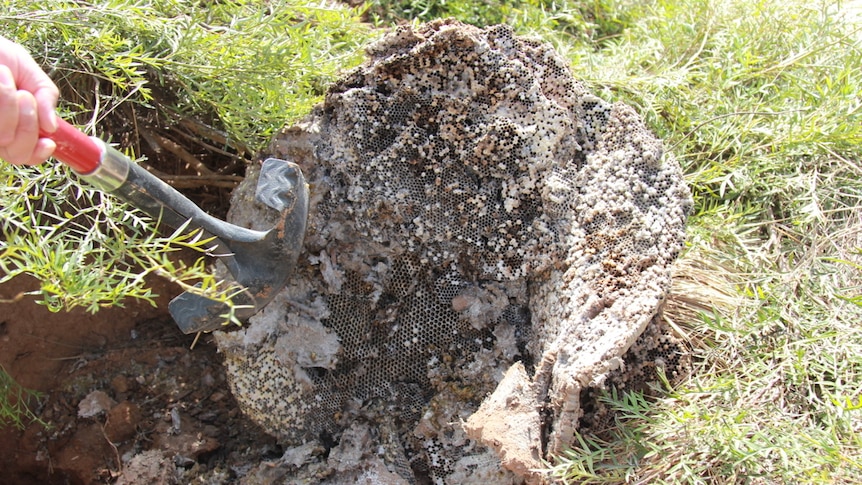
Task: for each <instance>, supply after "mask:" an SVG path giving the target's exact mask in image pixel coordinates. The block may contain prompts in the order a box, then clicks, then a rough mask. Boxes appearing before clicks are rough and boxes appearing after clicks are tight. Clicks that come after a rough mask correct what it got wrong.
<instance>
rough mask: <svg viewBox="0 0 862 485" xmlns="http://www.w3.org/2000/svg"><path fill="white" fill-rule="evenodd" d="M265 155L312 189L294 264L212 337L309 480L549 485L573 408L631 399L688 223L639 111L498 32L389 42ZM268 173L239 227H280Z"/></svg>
mask: <svg viewBox="0 0 862 485" xmlns="http://www.w3.org/2000/svg"><path fill="white" fill-rule="evenodd" d="M268 156H275V157H279V158H286V159H290V160H292V161H295V162H296V163H298V164H299V165H300V166H301V167H302V170H303V172H304V174H305V176H306V178H307V180H308V181H309V186H310V191H311V196H312V200H311V204H310V213H309V223H308V232H307V234H306V237H305V243H304V248H303V253H302V255H301V256H300V262H299V264H298V267H297V270H296V274H295V275H294V276H293V277H292V280H291V283H290V284H289V285H288V287H287V288H285V289H284V290H283V291H282V292H281V293H280V294H279V295H278V296H277V297H276V299H275V300H274V301H273V302H272V303H270V304H269V305H268V306H267V308H266V309H265V310H264V311H263V312H262V313H261V314H259V315H257V316H255V317H254V318H252V320H251V322H250V323H249V325H247V326H246V327H245V328H243V329H241V330H238V331H232V332H216V334H215V335H216V341H217V343H218V345H219V349H220V351H221V352H222V353H223V354H224V356H225V366H226V369H227V373H228V376H229V380H230V383H231V389H232V391H233V393H234V395H235V396H236V398H237V401H238V402H239V404H240V406H241V408H242V409H243V411H244V412H245V413H247V414H248V415H249V416H250V417H252V418H253V419H254V420H255V421H256V422H258V423H259V424H260V425H261V426H262V427H263V428H264V429H266V430H267V431H268V432H270V433H272V434H274V435H276V436H278V437H279V438H280V439H281V441H282V442H283V443H284V445H285V446H286V448H287V452H286V454H285V456H286V457H289V459H288V458H285V459H284V460H283V463H282V464H283V465H284V464H285V463H289V466H288V468H289V469H290V471H289V474H290V477H291V480H296V481H306V482H312V483H313V482H321V483H323V482H324V481H325V482H326V483H353V482H352V480H355V479H357V477H359V476H360V475H361V476H363V477H366V478H368V477H369V474H375V473H376V474H377V475H374V477H372V478H373V480H377V481H378V482H379V483H416V482H417V480H420V481H421V480H424V479H425V478H427V479H430V480H431V481H432V482H434V483H478V482H484V483H522V482H524V481H527V482H538V481H541V480H543V477H542V476H541V474H540V473H537V472H534V471H533V470H534V469H536V468H540V467H541V461H540V460H541V459H543V458H545V457H548V456H551V455H552V454H553V453H556V452H559V451H560V450H562V449H563V448H564V447H565V446H566V445H567V444H568V443H571V442H572V439H573V436H574V435H573V433H574V431H575V430H576V429H577V428H578V426H579V420H580V419H581V417H582V411H583V409H582V406H581V398H582V396H585V395H588V391H589V390H590V389H594V388H599V387H601V386H603V385H604V383H605V380H606V379H608V377H609V376H615V377H613V380H614V382H626V379H625V378H622V377H620V376H621V375H623V374H625V373H626V371H627V368H626V359H628V358H629V357H628V355H629V354H626V352H627V351H628V350H629V348H630V347H632V345H633V344H634V343H635V342H636V340H637V339H638V337H639V336H640V335H641V334H642V333H643V331H644V329H645V328H646V327H647V325H648V324H649V323H650V322H651V321H652V320H653V317H654V316H655V315H656V313H657V312H658V310H659V308H660V306H661V303H662V301H663V298H664V295H665V293H666V291H667V290H668V288H669V286H670V265H671V263H672V262H673V261H674V260H675V258H676V257H677V255H678V253H679V251H680V249H681V247H682V242H683V239H684V225H685V218H686V215H687V212H688V209H689V207H690V204H691V202H690V196H689V193H688V191H687V189H686V187H685V185H684V183H683V181H682V176H681V173H680V169H679V166H678V164H677V163H676V161H675V160H674V158H673V157H672V156H671V155H670V154H666V153H664V152H663V148H662V144H661V142H660V141H659V140H657V139H656V138H655V137H654V136H653V135H652V134H651V133H649V131H648V130H647V129H646V128H645V127H644V124H643V122H642V120H641V119H640V117H639V116H638V115H637V114H636V113H635V112H634V111H633V110H632V109H631V108H630V107H628V106H625V105H623V104H611V103H607V102H605V101H603V100H602V99H600V98H598V97H596V96H594V95H592V94H590V93H589V92H588V91H587V90H586V88H585V87H584V85H583V84H581V83H580V82H578V81H576V80H574V79H573V78H572V75H571V73H570V70H569V68H568V66H567V63H566V62H565V61H564V60H563V59H562V58H561V57H560V56H558V55H557V54H556V53H555V52H554V51H553V49H552V48H551V47H550V46H548V45H547V44H543V43H541V42H539V41H535V40H531V39H525V38H520V37H517V36H515V35H514V34H513V32H512V30H511V29H510V28H509V27H506V26H495V27H490V28H486V29H479V28H476V27H472V26H468V25H464V24H461V23H458V22H456V21H452V20H445V21H436V22H432V23H429V24H426V25H424V26H421V27H419V28H415V29H414V28H410V27H403V28H399V29H398V30H396V31H394V32H393V33H391V34H389V35H387V36H386V37H384V38H383V39H381V40H380V41H378V42H377V43H376V44H375V45H374V46H372V47H371V48H370V49H369V51H368V60H367V61H366V62H365V63H364V64H363V65H362V66H360V67H359V68H357V69H356V70H354V71H352V72H350V73H349V74H347V75H346V76H345V77H344V78H343V79H341V80H340V81H339V82H338V83H336V84H335V85H334V86H333V87H332V88H330V90H329V91H328V93H327V95H326V99H325V101H324V103H323V104H322V105H321V106H318V107H317V108H315V109H314V111H313V112H312V113H311V114H310V115H309V116H308V117H307V118H306V119H304V120H303V121H302V122H300V123H298V124H297V125H295V126H292V127H288V128H286V129H284V130H283V131H282V132H281V133H280V134H279V135H278V136H277V137H276V139H275V140H274V141H273V144H272V145H271V147H270V149H269V153H267V154H265V157H268ZM265 157H264V158H265ZM256 176H257V171H256V168H255V167H252V168H251V169H250V170H249V173H248V176H247V179H246V181H245V182H244V183H243V184H242V185H241V186H240V187H239V188H238V189H237V191H236V193H235V194H234V200H233V201H232V210H231V214H230V217H231V219H232V221H233V222H234V223H237V224H242V225H246V226H248V227H253V228H265V227H270V225H271V224H273V223H274V219H273V218H274V217H276V216H277V215H276V214H273V212H272V211H270V210H269V209H267V208H265V207H261V206H259V205H257V204H256V202H255V201H254V197H253V190H254V186H255V183H256ZM656 338H659V337H656ZM641 347H642V348H644V349H647V350H649V349H654V348H656V345H651V344H647V343H642V344H639V346H638V345H636V346H635V348H641ZM647 350H644V352H646V351H647ZM649 358H650V357H649V356H636V358H632V359H630V360H632V362H634V361H638V362H640V361H644V359H649ZM662 358H663V359H665V360H667V361H668V362H670V361H673V359H672V358H670V356H663V357H662ZM634 379H638V378H637V377H634ZM479 411H481V412H479ZM347 462H350V463H349V464H348V463H347ZM284 466H287V465H284ZM381 470H382V471H381ZM384 471H385V473H384ZM384 475H385V476H384ZM372 478H369V480H371V481H373V480H372ZM399 480H400V481H399Z"/></svg>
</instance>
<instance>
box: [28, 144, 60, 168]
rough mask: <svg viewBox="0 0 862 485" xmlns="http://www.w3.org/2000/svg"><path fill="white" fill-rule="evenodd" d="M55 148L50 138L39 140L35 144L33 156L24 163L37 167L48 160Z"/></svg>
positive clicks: (55, 145)
mask: <svg viewBox="0 0 862 485" xmlns="http://www.w3.org/2000/svg"><path fill="white" fill-rule="evenodd" d="M56 148H57V144H56V143H54V140H52V139H50V138H39V141H38V142H36V148H35V149H33V154H32V155H31V156H30V160H29V161H27V162H25V163H27V165H39V164H40V163H42V162H44V161H45V160H47V159H48V157H50V156H51V155H52V154H53V153H54V150H55V149H56Z"/></svg>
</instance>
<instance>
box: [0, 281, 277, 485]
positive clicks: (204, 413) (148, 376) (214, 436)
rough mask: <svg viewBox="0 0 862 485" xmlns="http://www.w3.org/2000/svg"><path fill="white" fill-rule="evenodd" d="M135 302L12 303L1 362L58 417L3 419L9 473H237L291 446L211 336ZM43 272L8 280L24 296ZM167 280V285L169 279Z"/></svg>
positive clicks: (105, 478) (3, 318) (13, 480)
mask: <svg viewBox="0 0 862 485" xmlns="http://www.w3.org/2000/svg"><path fill="white" fill-rule="evenodd" d="M152 283H153V284H154V285H155V286H156V287H157V290H160V291H158V292H159V293H160V294H162V295H164V296H163V297H160V298H159V300H158V303H159V305H158V308H154V307H152V306H150V305H148V304H144V303H136V302H130V303H129V304H128V305H127V306H126V307H125V308H109V309H105V310H103V311H101V312H99V313H98V314H96V315H95V316H94V315H89V314H86V313H85V312H81V311H72V312H70V313H50V312H49V311H48V310H46V309H45V308H44V307H41V306H38V305H36V304H35V303H34V302H33V301H31V300H29V299H27V298H23V299H21V300H20V301H17V302H15V303H11V304H4V305H3V306H2V309H3V313H2V315H0V364H2V365H3V367H4V368H5V369H6V370H7V371H8V372H9V373H10V374H11V375H12V376H13V377H14V378H15V379H16V380H17V381H18V382H19V383H20V384H21V385H23V386H25V387H27V388H29V389H34V390H37V391H40V392H42V396H41V399H39V400H38V402H34V403H33V405H34V407H35V411H36V414H37V415H38V416H39V418H40V419H41V420H42V421H43V422H44V423H45V424H46V425H47V426H45V425H42V424H40V423H29V424H27V425H26V427H25V428H24V429H17V428H15V427H7V428H5V429H2V430H0V469H2V470H3V473H2V475H0V484H19V485H20V484H30V483H34V484H35V483H39V484H43V483H46V484H53V483H57V484H60V483H62V484H90V483H122V484H133V483H134V484H139V483H153V484H174V483H236V482H238V481H241V480H242V479H243V477H247V476H250V475H254V473H255V467H256V466H258V465H259V464H260V463H261V461H262V460H263V461H265V460H266V459H267V458H271V457H276V456H277V457H280V456H281V455H282V452H281V449H280V448H279V447H278V445H277V444H276V442H275V440H274V439H273V438H270V437H269V436H267V435H266V434H265V433H263V432H262V431H261V430H260V429H259V428H258V427H257V426H256V425H255V424H253V423H251V422H250V421H249V420H248V419H247V418H245V417H244V416H243V414H242V413H240V411H239V409H238V407H237V404H236V401H235V400H234V399H233V397H232V396H231V394H230V391H229V390H228V387H227V383H226V380H225V375H224V370H223V368H222V365H221V357H220V356H219V355H218V354H217V353H216V349H215V346H214V344H213V343H212V341H211V337H210V336H202V338H201V339H200V341H199V342H197V344H196V345H195V346H194V348H193V349H190V347H191V346H192V343H193V342H194V336H193V335H192V336H189V335H184V334H182V332H180V331H179V329H178V328H177V327H176V325H175V324H174V323H173V321H172V320H171V318H170V315H168V314H167V311H166V308H167V300H168V299H169V296H170V295H172V294H174V293H176V292H177V290H176V289H173V288H167V287H165V284H164V283H162V282H159V281H153V282H152ZM35 286H36V283H35V282H33V281H31V280H27V279H24V278H16V279H15V280H13V281H11V282H9V283H6V284H4V285H0V299H4V300H7V299H13V298H14V297H15V296H16V295H18V294H19V293H20V292H22V291H28V290H32V289H34V288H35ZM160 286H161V288H160Z"/></svg>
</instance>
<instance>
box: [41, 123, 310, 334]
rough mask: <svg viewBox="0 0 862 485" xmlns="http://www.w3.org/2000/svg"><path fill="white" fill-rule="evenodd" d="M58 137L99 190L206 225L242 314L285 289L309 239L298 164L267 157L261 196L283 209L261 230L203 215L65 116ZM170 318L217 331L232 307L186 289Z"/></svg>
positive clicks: (189, 224) (166, 217) (175, 222)
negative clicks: (238, 288) (231, 279)
mask: <svg viewBox="0 0 862 485" xmlns="http://www.w3.org/2000/svg"><path fill="white" fill-rule="evenodd" d="M57 121H58V125H59V128H58V129H57V131H56V132H54V133H53V134H46V133H41V136H42V137H47V138H51V139H52V140H54V142H55V143H56V144H57V149H56V150H55V151H54V157H55V158H56V159H58V160H60V161H61V162H63V163H65V164H66V165H68V166H69V167H71V168H72V170H73V171H74V172H75V173H77V174H78V175H79V176H80V177H81V178H82V179H84V180H86V181H87V182H89V183H90V184H92V185H93V186H95V187H96V188H98V189H99V190H101V191H103V192H107V193H110V194H112V195H115V196H117V197H119V198H120V199H122V200H124V201H126V202H128V203H129V204H131V205H133V206H135V207H137V208H139V209H141V210H143V211H144V212H146V213H147V214H149V215H150V216H152V217H153V218H155V220H157V221H160V222H162V223H164V224H167V225H168V226H171V227H173V228H175V229H176V228H183V229H184V230H187V231H197V230H200V231H202V232H201V235H202V237H205V238H212V243H211V244H212V249H211V253H212V254H213V255H214V256H217V257H219V259H220V260H221V261H222V262H223V263H224V264H225V266H226V267H227V269H228V270H229V271H230V273H231V274H232V275H233V277H234V279H235V280H236V282H237V283H238V284H240V285H241V286H242V287H243V288H244V290H243V291H242V292H240V293H238V294H237V295H236V296H234V297H233V298H232V302H233V304H234V306H235V307H234V311H235V313H234V314H235V316H236V317H238V318H239V319H240V320H246V319H248V318H249V317H251V316H252V315H254V314H255V313H257V312H258V311H259V310H260V309H261V308H263V307H264V306H265V305H266V304H267V303H269V302H270V301H271V300H272V299H273V298H274V297H275V295H276V294H277V293H278V292H279V290H281V289H282V288H283V287H284V285H285V283H286V282H287V279H288V278H289V276H290V274H291V272H292V271H293V269H294V266H295V265H296V261H297V258H298V257H299V253H300V251H301V250H302V242H303V238H304V236H305V224H306V218H307V215H308V185H307V184H306V182H305V178H304V177H303V175H302V171H301V170H300V169H299V166H297V165H296V164H295V163H292V162H288V161H284V160H279V159H275V158H270V159H267V160H266V161H265V162H264V163H263V165H262V167H261V171H260V180H259V181H258V185H257V193H256V197H257V200H258V201H259V202H261V203H262V204H265V205H267V206H269V207H271V208H273V209H275V210H277V211H279V212H280V215H281V217H280V219H279V222H278V224H276V225H275V227H273V228H272V229H269V230H268V231H256V230H252V229H247V228H244V227H239V226H236V225H234V224H230V223H228V222H225V221H223V220H221V219H218V218H216V217H213V216H211V215H209V214H207V213H206V212H204V211H203V210H202V209H201V208H200V207H198V206H197V205H195V203H194V202H192V201H190V200H189V199H187V198H186V197H185V196H183V195H182V194H180V193H179V192H177V191H176V190H175V189H174V188H173V187H171V186H170V185H168V184H167V183H165V182H164V181H162V180H161V179H159V178H158V177H156V176H155V175H153V174H151V173H150V172H147V171H146V170H145V169H144V168H142V167H141V166H139V165H137V164H135V163H133V162H132V161H131V160H130V159H129V158H128V157H126V156H125V155H123V154H122V153H120V152H119V151H117V150H115V149H114V148H111V147H110V146H108V145H107V144H106V143H105V142H103V141H102V140H100V139H98V138H95V137H89V136H87V135H85V134H84V133H82V132H81V131H79V130H78V129H76V128H75V127H74V126H72V125H70V124H69V123H67V122H66V121H64V120H62V119H59V118H58V120H57ZM169 309H170V312H171V316H173V318H174V320H175V321H176V322H177V325H178V326H179V327H180V329H181V330H182V331H183V332H184V333H194V332H203V331H211V330H216V329H218V328H219V327H221V326H222V325H223V324H224V323H225V321H226V318H225V314H226V313H227V312H228V309H229V308H228V305H227V304H224V303H220V302H217V301H215V300H211V299H209V298H206V297H203V296H200V295H198V294H195V293H191V292H188V291H187V292H185V293H183V294H181V295H179V296H177V297H176V298H174V299H173V300H172V301H171V303H170V305H169Z"/></svg>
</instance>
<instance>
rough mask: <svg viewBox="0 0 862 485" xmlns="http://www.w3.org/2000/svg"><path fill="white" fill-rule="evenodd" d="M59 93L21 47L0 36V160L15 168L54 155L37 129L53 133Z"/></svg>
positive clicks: (52, 144)
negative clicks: (11, 164)
mask: <svg viewBox="0 0 862 485" xmlns="http://www.w3.org/2000/svg"><path fill="white" fill-rule="evenodd" d="M59 96H60V92H59V90H58V89H57V86H55V85H54V83H53V82H52V81H51V78H49V77H48V75H47V74H45V72H44V71H42V69H41V68H40V67H39V65H38V64H36V61H34V60H33V58H32V57H30V54H29V53H28V52H27V51H26V50H25V49H24V47H22V46H20V45H18V44H16V43H14V42H12V41H11V40H9V39H6V38H3V37H2V36H0V158H2V159H3V160H6V161H8V162H10V163H14V164H18V165H25V164H26V165H36V164H39V163H42V162H44V161H45V159H47V158H48V157H50V156H51V154H52V153H54V149H55V148H56V145H55V144H54V141H53V140H51V139H50V138H40V137H39V129H40V128H41V129H42V131H44V132H46V133H53V132H54V131H56V129H57V115H56V113H55V111H54V110H55V108H56V106H57V98H58V97H59Z"/></svg>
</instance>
